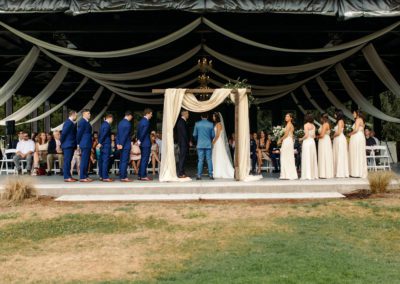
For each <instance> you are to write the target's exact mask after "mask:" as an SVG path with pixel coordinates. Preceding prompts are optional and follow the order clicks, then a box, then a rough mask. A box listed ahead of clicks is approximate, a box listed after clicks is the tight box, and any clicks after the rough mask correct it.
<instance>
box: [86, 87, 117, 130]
mask: <svg viewBox="0 0 400 284" xmlns="http://www.w3.org/2000/svg"><path fill="white" fill-rule="evenodd" d="M114 98H115V94H112V95H111V96H110V98H109V99H108V101H107V103H106V105H105V106H104V107H103V109H102V110H101V111H100V112H99V114H98V115H97V116H96V117H95V118H94V119H93V120H91V121H90V124H91V125H93V124H95V123H96V122H97V121H98V120H99V119H101V118H102V117H103V116H104V114H105V112H106V111H107V109H108V107H109V106H110V105H111V103H112V101H113V100H114Z"/></svg>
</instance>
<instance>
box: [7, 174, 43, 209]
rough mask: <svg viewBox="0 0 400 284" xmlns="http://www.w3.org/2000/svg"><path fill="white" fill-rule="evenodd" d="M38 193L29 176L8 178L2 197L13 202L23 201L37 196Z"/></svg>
mask: <svg viewBox="0 0 400 284" xmlns="http://www.w3.org/2000/svg"><path fill="white" fill-rule="evenodd" d="M37 197H38V194H37V191H36V189H35V187H34V185H33V182H32V179H30V178H29V177H13V178H8V179H7V180H6V182H5V186H4V192H3V193H2V194H1V199H3V200H8V201H10V202H12V203H16V202H21V201H23V200H25V199H29V198H37Z"/></svg>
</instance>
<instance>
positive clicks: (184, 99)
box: [159, 89, 255, 182]
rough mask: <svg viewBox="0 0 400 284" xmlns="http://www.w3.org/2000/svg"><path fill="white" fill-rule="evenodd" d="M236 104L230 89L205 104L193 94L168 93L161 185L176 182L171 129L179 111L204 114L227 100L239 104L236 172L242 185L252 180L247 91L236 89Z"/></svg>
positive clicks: (221, 91)
mask: <svg viewBox="0 0 400 284" xmlns="http://www.w3.org/2000/svg"><path fill="white" fill-rule="evenodd" d="M237 91H238V92H239V102H235V96H234V94H233V93H232V90H231V89H216V90H215V91H214V93H213V94H212V95H211V97H210V99H209V100H208V101H198V100H197V99H196V97H195V96H194V95H193V94H190V93H186V89H167V90H166V92H165V99H164V111H163V124H162V125H163V126H162V131H163V140H162V147H161V148H162V153H161V156H162V159H161V166H160V178H159V179H160V181H161V182H167V181H178V180H179V179H178V177H177V175H176V164H175V154H174V138H173V135H174V126H175V123H176V120H177V119H178V116H179V113H180V111H181V108H184V109H187V110H188V111H192V112H205V111H209V110H212V109H214V108H215V107H217V106H218V105H219V104H221V103H222V102H224V100H225V99H226V98H227V97H228V96H230V99H231V100H232V101H233V102H235V103H237V104H238V107H239V118H238V120H239V125H238V129H239V132H238V133H237V135H238V143H239V147H238V148H237V149H236V150H237V151H238V159H239V161H240V163H239V172H238V175H239V176H238V178H239V180H241V181H247V180H251V179H255V178H254V177H250V176H249V172H250V154H249V153H250V135H249V133H250V127H249V105H248V98H247V94H246V89H239V90H237Z"/></svg>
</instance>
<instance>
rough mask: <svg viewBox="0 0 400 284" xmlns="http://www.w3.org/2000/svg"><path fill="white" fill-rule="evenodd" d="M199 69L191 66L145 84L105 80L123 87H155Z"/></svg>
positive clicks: (112, 84)
mask: <svg viewBox="0 0 400 284" xmlns="http://www.w3.org/2000/svg"><path fill="white" fill-rule="evenodd" d="M198 70H199V67H198V66H193V67H192V68H190V69H189V70H187V71H185V72H182V73H179V74H177V75H175V76H172V77H169V78H167V79H164V80H160V81H156V82H151V83H143V84H125V83H118V82H113V81H105V83H107V84H109V85H111V86H115V87H122V88H143V87H154V86H160V85H163V84H165V83H169V82H173V81H176V80H179V79H181V78H184V77H186V76H188V75H190V74H192V73H194V72H196V71H198Z"/></svg>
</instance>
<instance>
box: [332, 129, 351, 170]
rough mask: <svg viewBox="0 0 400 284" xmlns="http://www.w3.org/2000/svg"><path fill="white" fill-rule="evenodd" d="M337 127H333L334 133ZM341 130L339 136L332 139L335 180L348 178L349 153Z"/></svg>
mask: <svg viewBox="0 0 400 284" xmlns="http://www.w3.org/2000/svg"><path fill="white" fill-rule="evenodd" d="M338 127H339V126H338V125H336V126H335V132H337V131H338ZM343 130H344V129H343V128H342V129H341V133H340V135H339V136H336V137H335V138H334V139H333V171H334V174H335V177H337V178H348V177H349V151H348V147H347V139H346V136H344V133H343Z"/></svg>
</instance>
